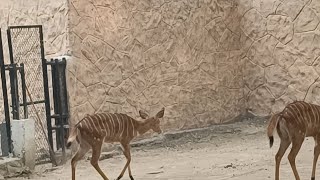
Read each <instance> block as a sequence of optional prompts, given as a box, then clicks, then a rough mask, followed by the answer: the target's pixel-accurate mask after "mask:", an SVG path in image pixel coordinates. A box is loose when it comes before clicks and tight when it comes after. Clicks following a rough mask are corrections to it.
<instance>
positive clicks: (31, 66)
mask: <svg viewBox="0 0 320 180" xmlns="http://www.w3.org/2000/svg"><path fill="white" fill-rule="evenodd" d="M10 35H11V42H12V54H13V60H14V63H17V64H20V63H23V64H24V69H25V80H26V87H27V88H28V89H29V91H30V93H31V95H32V100H33V101H34V102H36V101H43V100H44V99H45V96H44V90H43V89H44V86H43V74H42V59H41V43H40V27H21V28H17V27H15V28H10ZM9 38H10V37H9ZM20 77H21V76H20V75H18V87H19V102H20V103H22V102H23V99H22V98H23V96H22V91H21V88H20V87H22V84H21V79H20ZM27 102H31V100H30V98H29V96H28V94H27ZM35 107H36V109H35V108H34V107H33V106H32V105H29V106H28V117H29V118H32V119H34V120H35V122H36V126H35V129H36V132H35V140H36V146H37V151H36V157H37V160H36V162H37V163H41V162H43V161H49V160H50V159H49V157H50V156H49V151H48V149H49V147H48V144H47V142H46V140H45V136H46V135H47V134H45V133H47V132H45V133H43V131H42V129H41V125H40V122H39V119H38V117H37V113H38V114H39V116H40V117H39V118H40V121H41V123H42V124H43V126H44V128H45V131H47V128H46V111H45V104H44V103H40V104H35ZM19 113H20V117H24V116H23V114H24V112H23V106H21V107H20V112H19Z"/></svg>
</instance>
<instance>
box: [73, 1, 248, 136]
mask: <svg viewBox="0 0 320 180" xmlns="http://www.w3.org/2000/svg"><path fill="white" fill-rule="evenodd" d="M233 6H234V3H232V1H225V0H224V1H220V2H218V3H217V2H215V1H211V2H210V1H207V2H198V1H160V0H159V1H149V0H145V1H127V0H125V1H115V0H114V1H106V0H96V1H88V0H71V1H70V13H69V15H70V39H71V42H70V44H71V46H72V55H73V61H72V64H69V77H70V81H69V83H70V84H69V85H70V86H71V87H74V88H69V91H70V97H71V99H70V103H71V107H72V112H73V115H74V116H73V117H74V118H75V119H77V120H79V119H80V118H81V117H83V116H84V114H86V113H93V112H123V113H128V114H130V115H132V116H133V117H136V116H137V114H138V110H140V109H145V110H146V111H148V112H150V113H151V114H154V113H156V112H157V111H159V110H160V108H161V107H165V108H166V111H165V118H164V120H163V122H162V125H163V127H164V129H166V130H173V129H174V130H176V129H187V128H196V127H203V126H208V125H210V124H214V123H220V122H223V121H226V120H229V119H231V118H234V117H235V116H237V115H239V113H240V112H241V111H243V110H244V109H245V99H244V93H243V68H242V66H243V60H244V59H243V58H242V57H241V55H242V51H241V49H242V48H243V47H248V46H249V42H250V39H248V38H247V37H246V36H245V34H244V33H243V31H241V29H240V26H239V21H240V18H241V14H239V12H238V9H237V8H235V7H233Z"/></svg>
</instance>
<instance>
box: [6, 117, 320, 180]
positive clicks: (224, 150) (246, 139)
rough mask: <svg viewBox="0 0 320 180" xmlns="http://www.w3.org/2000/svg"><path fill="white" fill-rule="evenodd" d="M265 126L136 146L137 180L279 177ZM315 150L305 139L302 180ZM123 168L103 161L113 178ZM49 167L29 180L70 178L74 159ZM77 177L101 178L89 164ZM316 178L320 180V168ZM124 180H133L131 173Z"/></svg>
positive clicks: (242, 125) (248, 124)
mask: <svg viewBox="0 0 320 180" xmlns="http://www.w3.org/2000/svg"><path fill="white" fill-rule="evenodd" d="M253 122H254V123H253ZM265 123H266V122H265V121H264V120H261V119H260V120H256V119H255V120H246V121H244V122H237V123H233V124H229V125H220V126H213V127H210V128H208V129H206V130H202V131H193V132H188V133H182V134H180V135H171V136H168V138H166V140H165V141H164V142H160V143H153V144H146V145H143V146H139V147H135V148H133V149H132V162H131V168H132V172H133V176H134V178H135V179H136V180H150V179H158V180H180V179H181V180H182V179H183V180H196V179H197V180H224V179H231V180H257V179H261V180H265V179H274V155H275V154H276V152H277V150H278V147H279V138H278V137H277V136H276V137H275V145H274V147H273V148H272V149H270V148H269V142H268V139H267V137H266V134H265V128H266V124H265ZM313 146H314V141H313V139H312V138H308V139H306V140H305V142H304V144H303V147H302V149H301V151H300V153H299V154H298V157H297V161H296V162H297V167H298V171H299V173H300V176H301V177H300V178H301V179H310V176H311V170H312V158H313ZM290 149H291V147H289V149H288V150H290ZM288 152H289V151H287V153H286V155H285V157H284V158H283V161H282V163H281V170H280V172H281V178H282V179H294V177H293V174H292V171H291V168H290V165H289V162H288V160H287V158H286V157H287V154H288ZM124 164H125V158H124V156H122V155H119V156H115V157H113V158H110V159H105V160H102V161H100V167H101V168H102V169H103V170H104V172H105V173H106V174H107V176H108V177H109V179H110V180H113V179H116V177H117V176H118V175H119V173H120V171H121V169H122V168H123V166H124ZM45 167H47V166H39V167H37V169H38V171H39V172H38V173H34V174H33V175H31V176H29V179H45V180H67V179H68V180H69V179H71V172H70V169H71V167H70V161H68V162H67V164H66V165H64V166H62V167H58V168H56V169H55V170H52V171H49V172H48V171H47V172H43V170H44V168H45ZM41 171H42V172H41ZM76 173H77V179H78V180H90V179H92V180H95V179H102V178H101V177H100V176H99V174H98V173H97V172H96V171H95V170H94V168H93V167H92V166H91V165H90V162H89V161H88V160H82V161H80V163H79V164H78V166H77V172H76ZM317 174H318V176H317V177H319V178H320V170H319V171H318V172H317ZM12 179H15V180H21V179H24V178H22V177H21V178H12ZM122 179H124V180H129V177H128V174H127V172H126V173H125V176H124V177H123V178H122Z"/></svg>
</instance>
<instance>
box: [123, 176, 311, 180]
mask: <svg viewBox="0 0 320 180" xmlns="http://www.w3.org/2000/svg"><path fill="white" fill-rule="evenodd" d="M129 177H130V179H131V180H134V179H133V177H132V176H129ZM312 180H314V179H312Z"/></svg>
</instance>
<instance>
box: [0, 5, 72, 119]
mask: <svg viewBox="0 0 320 180" xmlns="http://www.w3.org/2000/svg"><path fill="white" fill-rule="evenodd" d="M68 11H69V10H68V3H67V0H54V1H52V0H1V3H0V17H1V18H0V28H1V29H2V32H1V33H2V39H3V44H4V55H5V62H6V63H9V61H10V59H9V55H8V54H9V53H8V45H7V36H6V30H7V27H8V26H16V25H35V24H41V25H43V31H44V40H45V53H46V57H47V58H51V57H55V56H60V55H65V54H67V53H68V52H69V51H68V49H69V45H68V43H69V35H68V28H67V27H68ZM7 83H8V84H9V82H7ZM0 87H1V83H0ZM8 87H10V86H8ZM8 93H10V91H8ZM0 94H1V95H0V115H1V116H0V118H1V120H0V121H2V120H3V119H4V113H3V101H2V91H1V93H0ZM8 96H9V98H10V97H11V96H10V94H8Z"/></svg>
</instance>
